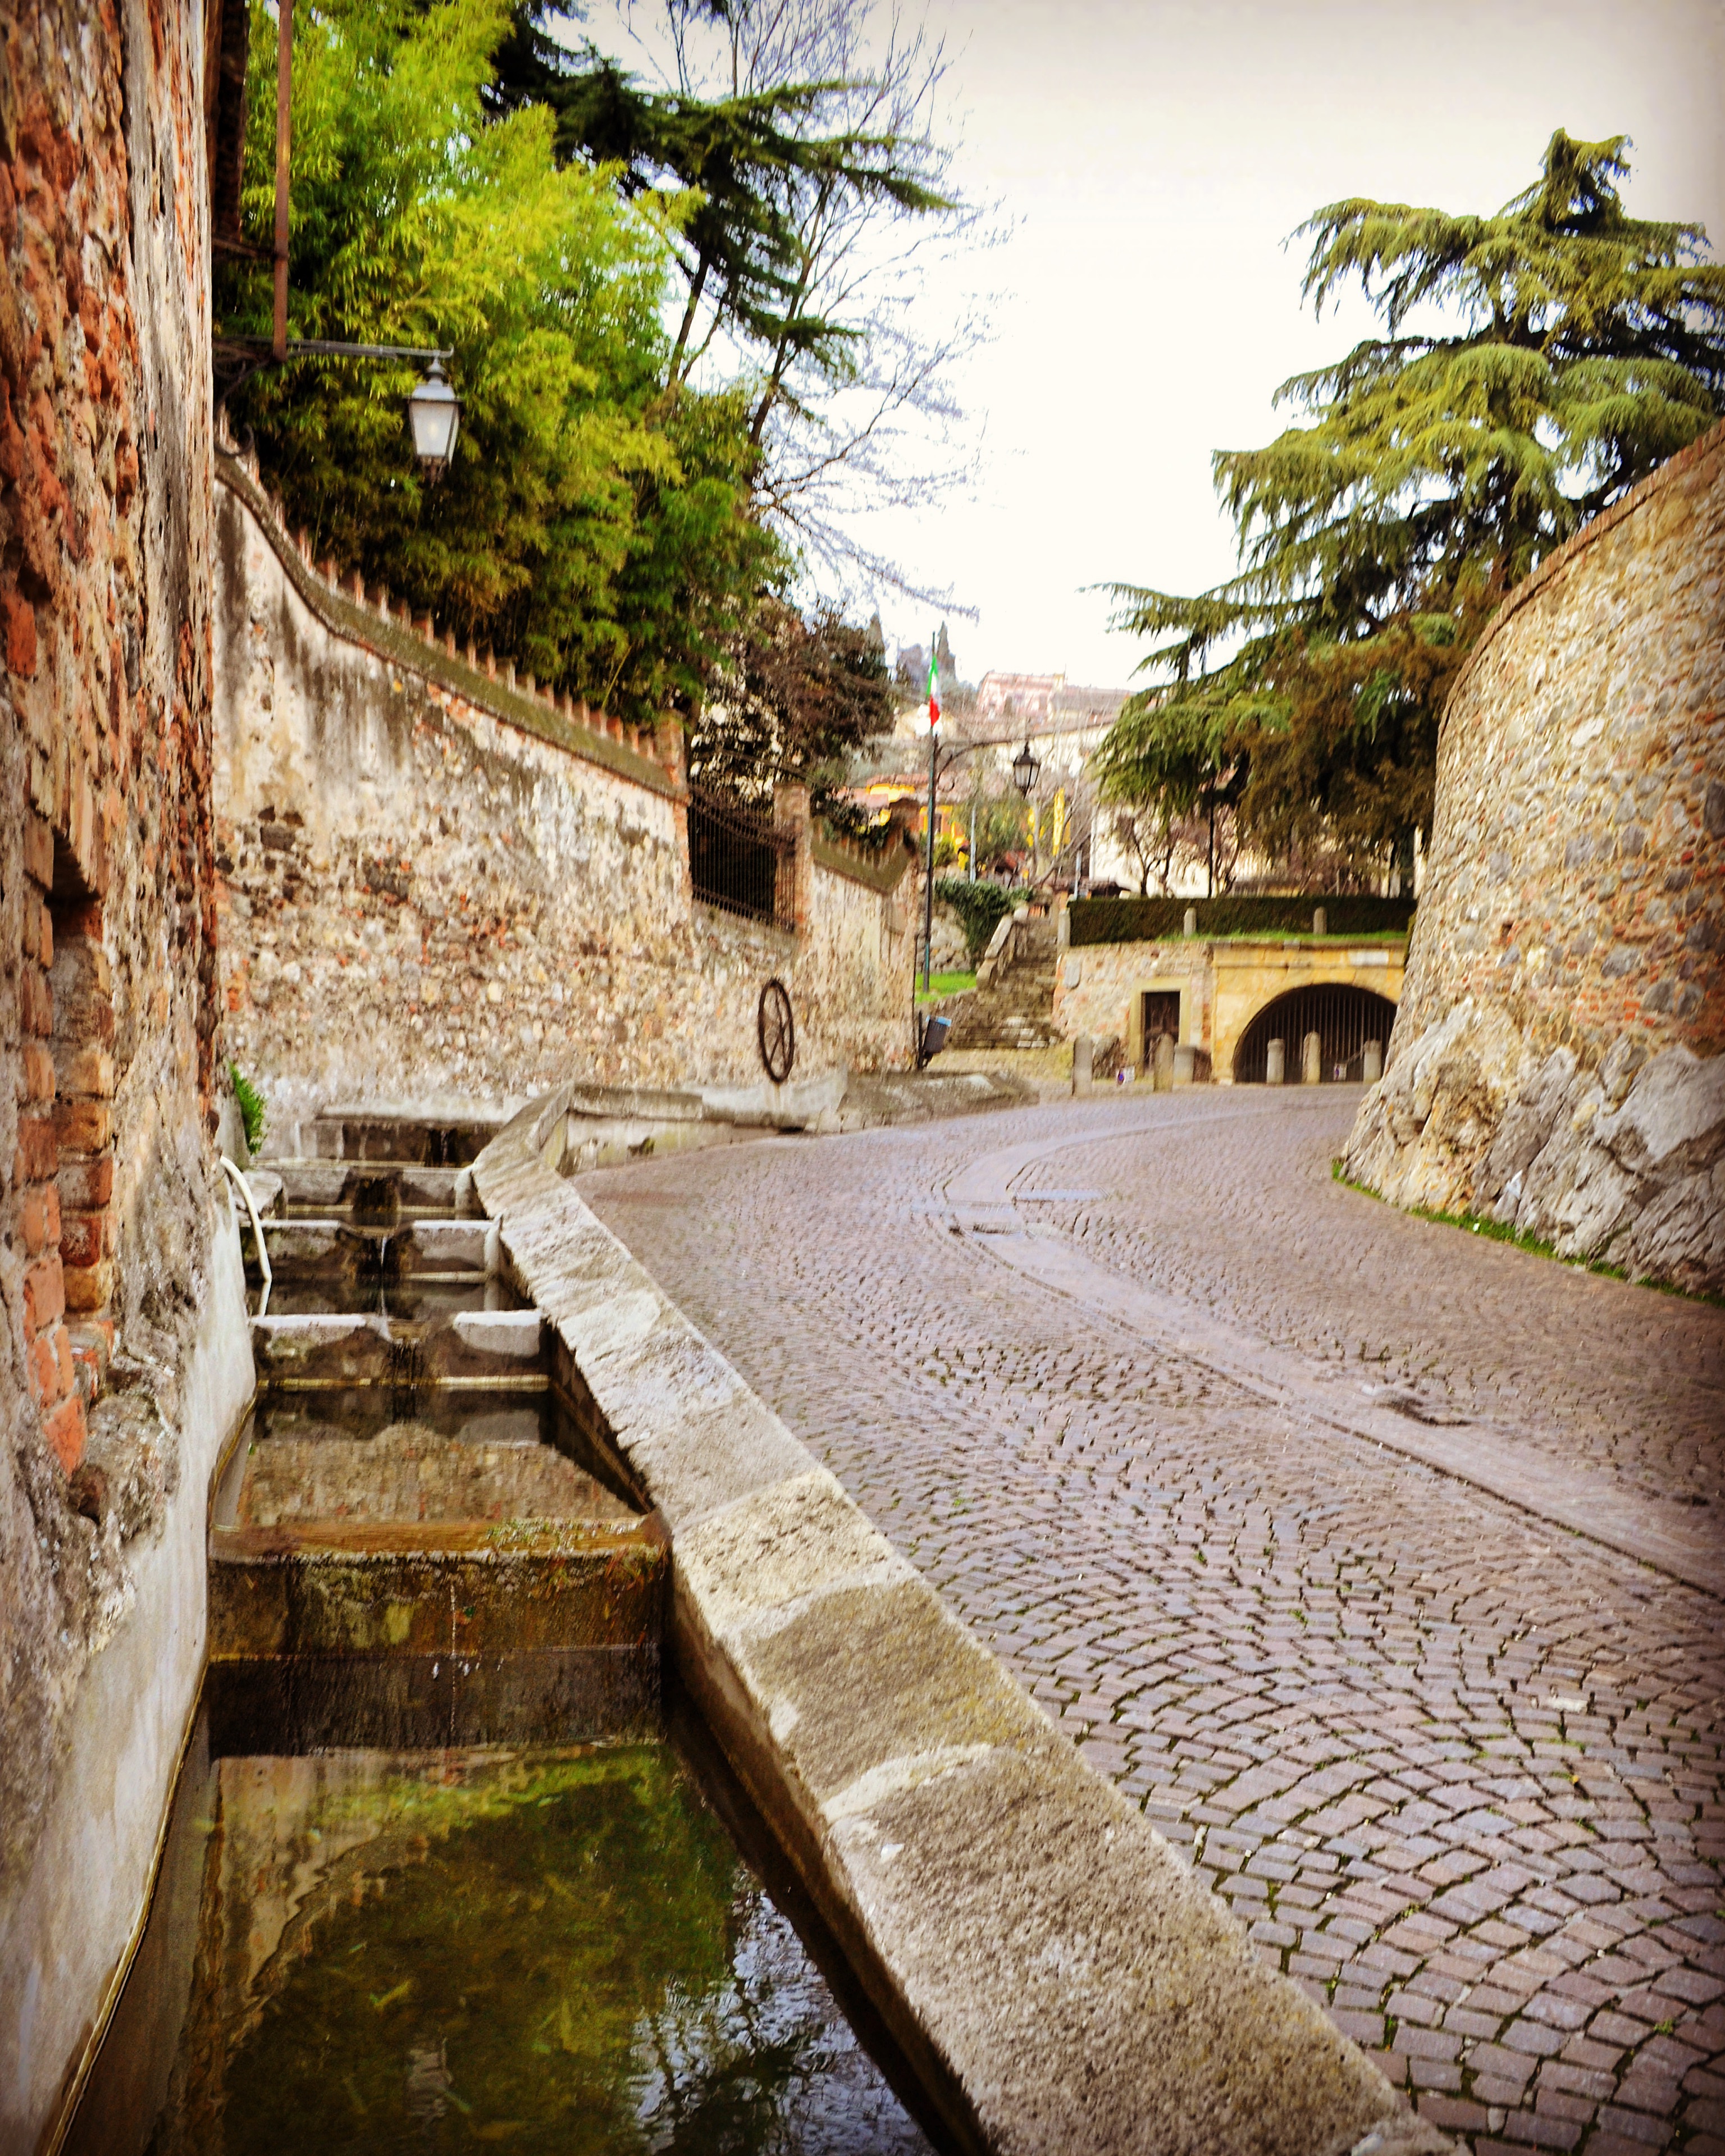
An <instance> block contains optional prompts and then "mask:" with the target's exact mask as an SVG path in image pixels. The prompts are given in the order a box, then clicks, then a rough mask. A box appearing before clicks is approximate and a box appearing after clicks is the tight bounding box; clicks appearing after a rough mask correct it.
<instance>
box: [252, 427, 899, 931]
mask: <svg viewBox="0 0 1725 2156" xmlns="http://www.w3.org/2000/svg"><path fill="white" fill-rule="evenodd" d="M215 475H216V478H217V480H218V482H219V483H220V484H221V485H223V486H226V487H227V488H228V490H229V491H230V492H232V493H234V494H235V495H238V496H239V499H240V500H241V501H243V502H244V505H245V506H246V507H247V509H248V510H249V511H250V512H251V515H252V517H253V519H254V521H255V522H256V524H257V526H258V528H259V530H260V531H262V532H263V534H264V537H265V538H266V539H267V540H268V541H269V542H270V547H271V548H272V549H273V550H274V552H275V556H276V558H277V559H278V560H279V561H280V563H281V566H282V567H283V568H284V569H285V571H286V572H287V577H288V581H289V582H290V583H291V584H292V586H293V588H294V589H295V591H296V592H297V593H299V595H300V598H302V599H303V600H304V601H305V604H306V605H307V606H308V607H309V608H311V611H312V613H314V614H315V615H316V617H317V619H318V620H319V621H321V623H322V624H323V625H324V627H325V628H326V629H328V630H329V631H330V632H331V634H332V635H336V636H339V637H341V638H342V639H345V640H346V641H347V642H348V643H350V644H358V645H360V646H361V648H362V649H365V650H367V651H369V652H371V653H372V655H373V656H374V657H375V658H377V659H380V660H384V661H385V662H386V663H388V665H395V666H399V667H401V668H403V670H405V671H407V672H408V673H412V674H416V675H418V676H419V677H420V678H421V679H422V680H425V681H427V682H429V683H431V684H434V685H436V686H438V687H440V688H444V689H448V690H453V691H454V693H455V694H456V695H457V696H462V697H465V699H466V701H468V702H469V703H470V704H474V705H476V706H478V707H479V708H480V710H481V711H487V712H489V713H490V716H492V717H493V718H495V719H500V720H501V721H503V723H504V724H505V725H506V726H514V727H516V729H517V730H518V731H521V732H522V733H527V734H531V735H533V736H535V737H536V738H537V739H538V740H541V741H544V742H550V743H551V745H552V747H554V748H560V749H562V750H564V751H566V752H567V753H568V754H570V755H572V756H578V757H582V758H583V760H584V761H586V762H588V763H596V764H599V765H601V766H603V768H604V769H606V770H608V771H609V772H611V773H614V775H615V776H616V777H618V778H625V779H629V780H630V781H632V782H633V783H634V784H636V785H638V786H644V787H645V788H648V789H649V792H651V793H660V794H663V795H665V796H667V797H668V798H670V799H672V800H675V801H681V800H686V799H687V798H688V788H687V787H686V786H685V783H684V782H683V778H682V775H681V773H680V770H678V769H676V768H674V767H672V766H670V765H668V764H665V763H661V762H659V761H658V759H657V758H656V757H653V756H650V755H649V754H648V753H646V752H645V751H644V749H643V748H641V747H633V746H631V744H630V740H629V736H634V738H635V740H636V742H639V731H638V730H637V729H636V728H634V727H629V728H628V729H625V728H624V726H622V725H621V724H620V723H619V721H617V720H615V719H613V718H610V717H608V716H607V715H606V714H605V713H604V712H603V711H593V710H591V709H590V708H589V706H588V705H587V704H586V703H584V702H580V701H577V700H575V699H574V698H572V697H569V696H564V697H563V698H562V699H561V701H559V700H558V699H557V698H556V697H554V696H552V694H551V693H550V691H549V690H542V689H539V688H536V687H528V688H522V687H521V686H520V685H518V684H517V683H516V679H515V668H514V666H513V665H509V666H508V667H507V672H506V676H505V677H504V678H502V679H499V678H497V676H496V675H494V674H493V673H492V672H491V671H490V670H489V669H488V668H486V667H485V666H481V665H478V664H477V663H476V662H475V663H470V661H469V660H467V659H466V658H465V657H464V656H463V655H462V654H459V653H458V652H457V651H456V650H455V649H454V637H453V636H448V637H445V638H444V639H438V638H437V637H436V636H435V634H434V628H433V624H432V622H431V619H430V617H429V615H426V616H422V617H421V619H420V620H419V621H418V623H417V624H413V623H410V622H409V621H408V620H405V619H401V620H398V619H397V618H396V616H395V615H394V614H393V613H391V612H387V611H385V610H384V608H385V607H387V605H388V601H387V598H382V596H381V595H380V598H366V597H364V596H362V593H363V586H362V583H361V580H360V579H359V577H358V576H357V574H356V576H355V577H354V579H353V588H352V590H349V589H346V588H343V587H342V585H341V583H339V582H338V581H337V579H336V577H335V575H334V574H333V573H332V571H333V564H331V563H326V564H325V565H324V567H323V568H322V569H318V568H316V567H313V566H312V563H311V546H310V542H309V541H307V540H306V539H305V537H304V536H303V535H302V536H300V537H299V538H295V537H294V536H292V535H291V534H290V532H289V531H288V528H287V525H286V522H285V520H284V518H283V516H282V513H281V509H280V504H279V503H277V502H275V501H274V500H272V499H271V498H270V495H267V494H266V493H265V492H264V488H263V485H262V484H261V482H260V481H259V477H258V475H257V472H256V471H255V470H254V468H253V466H252V465H250V464H249V463H248V462H247V461H246V460H245V459H242V458H241V457H239V456H238V455H237V454H234V452H233V451H232V450H230V449H222V448H220V447H218V449H217V450H216V454H215ZM492 663H493V664H494V665H495V664H497V663H499V662H496V661H495V660H494V661H493V662H492ZM673 754H674V757H675V752H673ZM812 852H813V858H814V863H815V865H816V866H817V867H819V868H823V869H825V870H828V871H829V873H830V874H832V875H839V876H844V877H845V878H847V879H848V880H850V882H852V883H860V884H862V885H865V887H866V888H867V889H869V890H870V891H877V892H884V891H891V890H894V889H895V888H896V886H897V884H898V882H899V880H900V879H901V876H902V875H903V874H904V872H905V870H906V867H907V866H908V865H909V862H910V855H909V854H908V852H907V851H906V850H904V849H903V848H891V849H887V850H885V851H884V852H883V853H880V854H875V853H873V852H871V851H870V850H869V849H868V848H866V847H865V846H861V845H859V844H855V842H854V841H853V840H851V839H845V838H843V837H840V836H839V835H838V834H836V833H831V832H828V831H825V830H824V829H821V828H819V826H817V827H816V829H815V830H814V839H813V847H812Z"/></svg>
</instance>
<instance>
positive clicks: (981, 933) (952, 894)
mask: <svg viewBox="0 0 1725 2156" xmlns="http://www.w3.org/2000/svg"><path fill="white" fill-rule="evenodd" d="M934 895H935V896H936V897H937V899H938V900H939V901H941V903H942V906H951V907H952V911H953V912H954V913H956V914H957V916H958V920H959V923H960V925H961V926H962V927H963V930H964V943H965V948H966V949H967V950H968V952H970V955H971V957H973V959H974V958H979V957H981V956H982V954H983V952H984V951H986V950H987V949H988V938H989V937H991V936H992V935H993V933H994V931H995V930H996V929H997V928H998V927H999V925H1000V923H1001V922H1002V921H1004V919H1005V917H1006V916H1007V915H1008V914H1009V913H1010V912H1011V911H1013V910H1014V907H1015V906H1022V905H1024V902H1025V901H1026V899H1027V898H1028V897H1029V892H1028V891H1008V890H1007V889H1006V888H1005V887H1004V885H1001V884H998V883H972V882H971V880H970V879H969V878H968V876H937V877H936V879H935V885H934Z"/></svg>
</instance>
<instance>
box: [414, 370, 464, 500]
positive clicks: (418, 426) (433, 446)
mask: <svg viewBox="0 0 1725 2156" xmlns="http://www.w3.org/2000/svg"><path fill="white" fill-rule="evenodd" d="M408 419H409V421H410V422H411V423H412V425H413V454H414V455H415V456H416V457H418V459H419V462H420V463H421V464H422V465H424V468H425V476H426V477H427V478H428V479H429V480H439V479H441V478H442V477H443V475H444V472H445V471H446V470H448V468H449V459H450V458H451V457H452V456H454V454H455V435H456V432H457V430H458V429H459V427H460V424H461V399H460V398H459V397H458V396H457V395H456V394H455V393H454V390H453V389H451V388H450V387H449V382H448V380H447V379H446V377H445V376H444V363H443V361H442V360H441V359H440V358H439V359H434V360H433V361H432V362H431V365H430V366H429V367H428V368H427V369H426V372H425V379H424V381H423V382H421V383H420V384H419V387H418V388H417V389H416V390H415V391H414V392H413V395H412V396H411V397H410V398H408Z"/></svg>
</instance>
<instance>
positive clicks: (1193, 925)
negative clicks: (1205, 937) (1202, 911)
mask: <svg viewBox="0 0 1725 2156" xmlns="http://www.w3.org/2000/svg"><path fill="white" fill-rule="evenodd" d="M1181 933H1182V934H1183V935H1185V936H1195V935H1197V933H1198V908H1197V907H1196V906H1188V907H1187V909H1186V925H1185V927H1184V928H1183V930H1182V931H1181Z"/></svg>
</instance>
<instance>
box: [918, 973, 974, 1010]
mask: <svg viewBox="0 0 1725 2156" xmlns="http://www.w3.org/2000/svg"><path fill="white" fill-rule="evenodd" d="M975 986H976V975H975V974H974V973H937V974H936V975H935V976H934V978H932V980H931V981H930V983H929V984H928V991H927V994H924V993H923V988H922V975H921V974H920V973H918V975H917V976H916V1000H917V1002H918V1003H919V1004H926V1003H928V1002H930V1001H932V1000H935V999H937V998H940V997H942V996H957V995H963V993H964V991H965V990H966V989H967V988H974V987H975Z"/></svg>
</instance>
